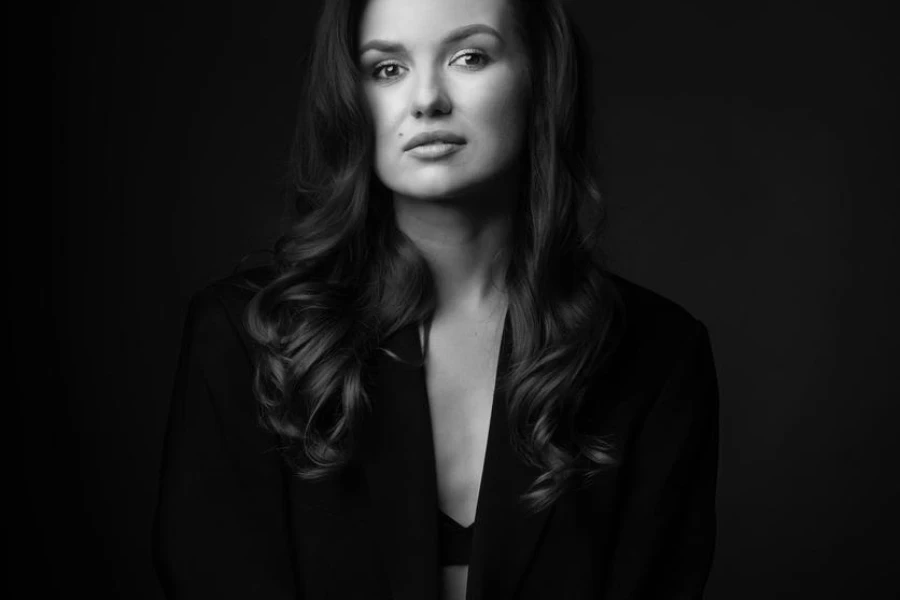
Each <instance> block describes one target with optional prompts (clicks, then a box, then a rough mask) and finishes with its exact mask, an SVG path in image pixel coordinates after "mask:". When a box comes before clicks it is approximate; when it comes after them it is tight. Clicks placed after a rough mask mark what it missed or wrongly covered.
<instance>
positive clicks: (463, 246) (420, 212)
mask: <svg viewBox="0 0 900 600" xmlns="http://www.w3.org/2000/svg"><path fill="white" fill-rule="evenodd" d="M513 190H514V188H513V186H508V188H507V189H506V190H499V189H494V190H491V192H490V193H487V192H485V193H481V194H479V195H478V197H467V198H459V197H455V198H452V199H435V198H425V199H420V198H413V197H410V196H405V195H401V194H396V193H395V194H394V213H395V217H396V221H397V226H398V228H399V229H400V230H401V231H403V232H404V233H405V234H406V235H407V236H409V238H410V239H411V240H412V241H413V243H414V244H415V245H416V246H417V247H418V248H419V250H420V251H421V252H422V254H423V256H424V257H425V261H426V262H427V263H428V266H429V268H430V269H431V274H432V278H433V279H434V284H435V295H436V312H437V313H444V314H466V315H470V316H479V315H484V314H486V313H489V312H491V311H493V310H494V309H495V308H496V307H497V306H498V305H500V304H502V303H504V302H505V299H506V286H505V282H504V277H505V274H506V268H507V265H508V262H509V257H508V249H509V242H510V234H511V216H512V211H513V210H514V207H515V200H516V192H515V191H513Z"/></svg>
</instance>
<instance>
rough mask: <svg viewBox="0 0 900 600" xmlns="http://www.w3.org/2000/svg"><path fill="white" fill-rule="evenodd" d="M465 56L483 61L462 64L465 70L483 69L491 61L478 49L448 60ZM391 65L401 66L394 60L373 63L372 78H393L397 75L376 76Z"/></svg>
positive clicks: (466, 51)
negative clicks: (476, 64)
mask: <svg viewBox="0 0 900 600" xmlns="http://www.w3.org/2000/svg"><path fill="white" fill-rule="evenodd" d="M465 56H477V57H478V58H479V59H481V60H482V61H483V64H481V65H478V66H474V67H470V66H464V68H465V69H467V70H469V71H477V70H479V69H483V68H484V67H486V66H487V65H488V64H490V62H491V61H490V58H489V57H488V55H487V54H485V53H484V52H482V51H480V50H465V51H463V52H460V53H459V54H457V55H456V56H454V57H453V59H452V60H451V61H450V62H451V63H452V62H453V61H455V60H457V59H459V58H463V57H465ZM392 66H397V67H399V66H402V65H401V64H400V63H399V62H397V61H395V60H389V61H384V62H380V63H378V64H377V65H375V66H374V67H373V68H372V78H373V79H378V80H381V81H385V80H389V79H395V78H396V77H397V76H395V77H379V76H378V74H379V73H380V72H381V71H382V69H384V68H385V67H392Z"/></svg>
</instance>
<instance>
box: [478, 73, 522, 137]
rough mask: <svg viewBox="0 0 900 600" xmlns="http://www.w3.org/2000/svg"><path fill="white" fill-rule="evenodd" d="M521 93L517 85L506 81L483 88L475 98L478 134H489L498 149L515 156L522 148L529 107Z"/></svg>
mask: <svg viewBox="0 0 900 600" xmlns="http://www.w3.org/2000/svg"><path fill="white" fill-rule="evenodd" d="M520 90H521V86H517V85H516V82H514V81H505V82H501V83H498V84H497V85H492V86H487V87H485V88H482V89H481V90H479V91H478V92H477V93H476V95H475V96H474V97H473V104H472V108H473V112H474V113H475V114H477V115H478V119H477V121H478V122H477V126H478V130H479V131H482V132H485V133H487V132H490V133H491V136H490V137H491V140H490V141H491V142H492V145H495V146H496V147H498V149H500V148H502V149H504V150H506V151H509V152H515V151H516V150H518V148H519V147H520V146H521V143H522V138H523V137H524V136H523V133H524V129H525V116H526V111H525V108H526V104H525V101H524V100H523V98H524V96H523V94H522V93H521V92H520Z"/></svg>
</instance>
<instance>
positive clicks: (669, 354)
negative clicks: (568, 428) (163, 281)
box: [154, 271, 719, 600]
mask: <svg viewBox="0 0 900 600" xmlns="http://www.w3.org/2000/svg"><path fill="white" fill-rule="evenodd" d="M247 276H248V277H250V278H264V277H265V276H266V274H265V272H263V271H254V272H252V273H250V274H248V275H247ZM241 281H242V279H240V278H229V279H227V280H223V281H220V282H218V283H216V284H213V285H211V286H209V287H208V288H206V289H204V290H202V291H201V292H199V293H198V294H196V295H195V297H194V298H193V299H192V301H191V303H190V307H189V310H188V315H187V319H186V323H185V330H184V338H183V345H182V350H181V356H180V361H179V366H178V372H177V376H176V382H175V388H174V393H173V398H172V408H171V414H170V418H169V425H168V433H167V437H166V442H165V456H164V459H163V466H162V471H161V486H160V497H159V506H158V510H157V518H156V522H155V528H154V531H155V537H154V539H155V546H154V556H155V560H156V568H157V572H158V574H159V577H160V581H161V583H162V585H163V588H164V590H166V592H167V595H168V597H170V598H184V599H194V598H211V599H212V598H214V599H216V600H225V599H230V598H240V599H249V598H252V599H254V600H258V599H265V600H268V599H272V600H276V599H277V600H286V599H289V598H290V599H294V598H305V599H309V600H319V599H324V598H339V599H345V598H366V599H369V600H377V599H387V598H394V599H396V600H435V599H436V598H437V597H438V593H439V584H440V579H439V577H440V560H439V546H438V539H439V523H440V520H439V519H438V518H436V514H435V511H437V507H438V504H437V486H436V475H435V462H434V448H433V442H432V429H431V422H430V415H429V409H428V406H427V395H426V389H425V377H424V369H423V368H421V367H414V366H408V365H404V364H401V363H398V362H396V361H395V360H393V359H391V358H390V357H388V356H386V355H384V354H383V353H380V352H379V353H378V355H379V356H378V357H377V359H375V360H374V363H373V367H372V368H373V371H372V378H371V382H372V385H373V388H372V390H371V391H370V397H371V398H372V400H373V402H372V407H373V410H372V413H371V415H370V416H369V417H368V418H369V419H370V420H369V421H368V422H367V431H370V432H371V433H370V434H369V435H366V436H364V439H363V440H361V446H360V452H359V460H358V461H357V462H355V463H353V466H351V467H349V468H348V469H346V470H345V471H343V472H342V473H341V474H340V475H336V476H333V477H330V478H327V479H325V480H321V481H316V482H311V481H305V480H301V479H299V478H297V477H294V476H291V474H290V473H289V471H288V469H287V468H286V467H285V464H284V462H283V460H282V459H281V457H280V455H279V452H278V451H277V449H276V448H277V447H278V440H277V439H276V438H275V437H274V436H273V435H271V434H269V433H267V432H265V431H264V430H263V429H261V428H260V427H259V426H258V409H257V402H256V400H255V399H254V397H253V394H252V391H251V381H252V374H253V368H252V363H251V360H250V358H251V354H250V352H251V348H252V346H251V344H250V341H249V338H248V337H247V334H246V332H245V331H244V328H243V326H242V313H243V310H244V308H245V306H246V304H247V302H248V300H249V299H250V298H251V297H252V295H253V291H251V290H248V289H247V288H246V286H244V285H242V284H241V283H240V282H241ZM613 282H614V284H615V286H616V287H617V289H618V290H619V292H620V294H621V296H622V298H623V304H624V308H625V323H626V325H625V330H624V334H623V337H622V339H621V342H620V343H619V345H618V346H617V347H616V350H615V352H614V354H613V355H612V358H611V360H610V361H609V362H608V363H607V364H606V366H605V367H604V368H603V369H601V370H599V371H598V372H597V373H596V374H595V375H592V380H591V381H592V382H591V387H590V389H589V391H588V394H587V395H586V396H585V404H584V407H583V411H582V412H583V414H580V416H579V419H584V420H583V421H580V422H582V423H585V424H587V425H588V426H590V428H591V430H592V431H593V432H596V433H598V434H602V435H604V436H610V437H611V439H612V440H613V441H614V444H615V446H616V449H617V450H618V453H617V456H618V457H619V460H620V464H619V466H618V467H615V468H611V469H608V470H606V471H604V472H602V473H600V474H599V475H597V476H596V477H595V478H594V479H593V480H591V482H590V484H589V485H588V486H586V487H584V488H582V489H578V490H573V491H571V492H567V493H565V494H564V495H563V496H561V497H560V498H559V499H558V500H557V501H556V502H555V503H554V504H553V505H552V507H551V508H549V509H547V510H544V511H542V512H539V513H537V514H536V515H528V514H526V512H525V509H524V507H523V506H522V505H521V504H519V503H518V502H517V500H518V498H519V496H520V495H521V494H522V493H523V492H524V491H526V489H527V488H528V486H529V485H530V484H531V483H532V481H533V480H534V479H535V477H536V476H537V475H538V474H539V471H538V470H537V469H535V468H533V467H531V466H529V465H527V464H525V463H524V462H522V461H520V460H519V459H518V458H517V456H516V455H515V454H514V452H513V449H512V447H511V445H510V443H509V438H508V426H507V418H506V411H505V410H493V411H492V414H491V422H490V429H489V433H488V442H487V450H486V456H485V462H484V471H483V476H482V484H481V488H480V490H479V498H478V504H477V510H476V523H477V526H476V527H475V528H474V530H473V537H472V544H471V555H470V560H469V575H468V592H467V599H468V600H509V599H512V598H518V599H521V600H531V599H533V600H537V599H546V598H554V599H566V598H579V599H587V598H604V599H606V600H625V599H628V600H638V599H657V598H658V599H666V600H673V599H676V598H701V597H702V591H703V588H704V585H705V584H706V580H707V576H708V572H709V569H710V566H711V562H712V557H713V548H714V540H715V534H716V518H715V488H716V471H717V463H718V450H717V448H718V405H719V400H718V389H717V382H716V374H715V368H714V364H713V357H712V352H711V348H710V341H709V336H708V333H707V330H706V328H705V327H704V325H703V324H702V323H701V322H699V321H697V320H696V319H694V318H693V317H692V316H691V315H690V314H688V313H687V312H686V311H685V310H684V309H682V308H681V307H679V306H677V305H676V304H674V303H673V302H671V301H669V300H666V299H665V298H663V297H661V296H659V295H657V294H655V293H653V292H651V291H649V290H646V289H644V288H642V287H639V286H637V285H635V284H633V283H630V282H628V281H627V280H624V279H622V278H619V277H614V278H613ZM502 339H503V341H502V343H501V352H500V361H499V366H498V377H500V376H502V375H503V374H504V373H506V371H507V369H508V363H509V352H510V344H511V339H510V323H509V317H508V316H507V320H506V323H505V325H504V330H503V337H502ZM382 345H383V347H385V348H387V349H390V350H392V351H393V352H395V353H396V354H398V355H400V356H401V357H405V358H407V359H408V360H410V361H416V360H418V359H420V358H421V347H420V344H419V339H418V334H417V328H416V326H414V325H411V326H407V327H405V328H403V329H401V330H399V331H398V332H396V333H395V334H394V335H393V336H391V337H390V338H388V339H387V340H384V341H383V344H382ZM494 402H495V403H498V404H497V406H503V404H502V403H504V402H505V398H503V397H502V395H501V394H499V392H498V393H496V394H495V398H494Z"/></svg>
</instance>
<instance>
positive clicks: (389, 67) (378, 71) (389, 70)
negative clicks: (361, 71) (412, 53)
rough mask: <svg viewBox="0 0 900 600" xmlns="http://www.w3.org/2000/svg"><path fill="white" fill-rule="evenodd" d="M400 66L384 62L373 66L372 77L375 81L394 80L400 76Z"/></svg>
mask: <svg viewBox="0 0 900 600" xmlns="http://www.w3.org/2000/svg"><path fill="white" fill-rule="evenodd" d="M400 69H401V67H400V64H399V63H395V62H386V63H381V64H378V65H375V68H374V69H372V77H373V78H375V79H382V80H384V79H394V78H396V77H398V76H399V75H400Z"/></svg>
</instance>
